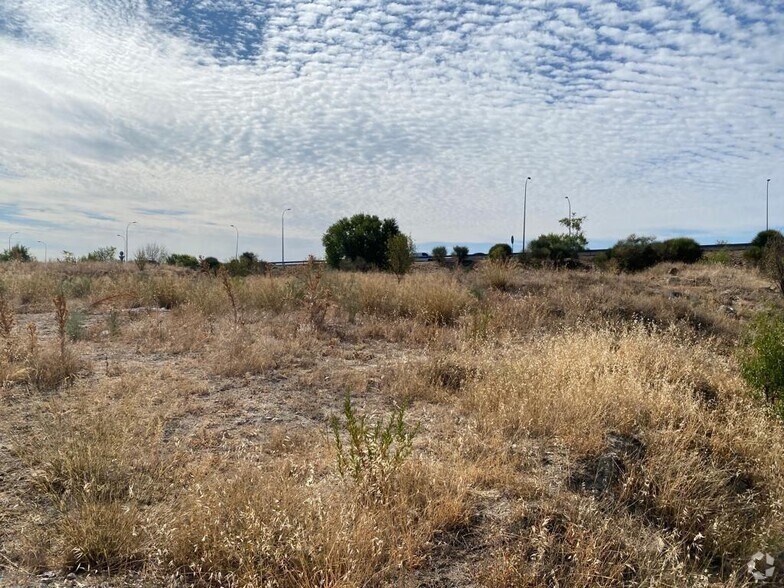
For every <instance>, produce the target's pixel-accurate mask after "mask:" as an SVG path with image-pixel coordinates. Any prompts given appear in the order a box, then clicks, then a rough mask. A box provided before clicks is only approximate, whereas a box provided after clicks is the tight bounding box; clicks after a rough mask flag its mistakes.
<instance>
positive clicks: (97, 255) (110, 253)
mask: <svg viewBox="0 0 784 588" xmlns="http://www.w3.org/2000/svg"><path fill="white" fill-rule="evenodd" d="M116 255H117V248H116V247H111V246H108V247H99V248H98V249H96V250H95V251H91V252H90V253H88V254H87V255H85V256H84V257H82V259H81V261H114V258H115V256H116Z"/></svg>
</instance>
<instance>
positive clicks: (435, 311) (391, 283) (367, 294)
mask: <svg viewBox="0 0 784 588" xmlns="http://www.w3.org/2000/svg"><path fill="white" fill-rule="evenodd" d="M356 283H358V285H359V293H358V297H359V307H360V309H361V311H362V312H365V313H367V314H372V315H379V316H384V317H411V318H414V319H416V320H418V321H421V322H423V323H425V324H433V325H451V324H453V323H455V322H457V320H458V319H459V318H460V317H461V316H462V315H463V313H465V312H466V311H467V310H468V309H469V308H470V307H471V305H472V304H473V302H474V299H473V297H472V296H471V294H470V293H469V292H468V290H467V289H466V288H465V287H464V286H462V285H461V284H460V283H459V282H458V281H457V279H456V278H450V279H445V278H444V276H439V275H429V274H413V275H411V276H409V277H408V279H406V280H404V281H403V282H398V281H397V280H396V279H395V278H394V277H393V276H388V275H384V274H367V275H362V276H359V278H358V279H357V280H356Z"/></svg>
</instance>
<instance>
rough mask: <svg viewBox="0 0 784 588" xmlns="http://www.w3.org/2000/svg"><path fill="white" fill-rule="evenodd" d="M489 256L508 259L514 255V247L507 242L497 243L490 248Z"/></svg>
mask: <svg viewBox="0 0 784 588" xmlns="http://www.w3.org/2000/svg"><path fill="white" fill-rule="evenodd" d="M488 256H489V257H490V259H493V260H497V261H500V260H504V259H508V258H509V257H512V248H511V247H510V246H509V245H508V244H507V243H496V244H495V245H493V246H492V247H491V248H490V252H489V253H488Z"/></svg>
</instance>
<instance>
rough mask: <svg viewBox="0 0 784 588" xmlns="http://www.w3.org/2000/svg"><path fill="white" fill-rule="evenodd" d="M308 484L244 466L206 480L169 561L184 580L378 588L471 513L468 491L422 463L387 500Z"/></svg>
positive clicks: (299, 474) (169, 538)
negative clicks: (369, 587) (364, 498)
mask: <svg viewBox="0 0 784 588" xmlns="http://www.w3.org/2000/svg"><path fill="white" fill-rule="evenodd" d="M307 480H308V473H307V471H297V470H294V471H292V470H291V469H290V468H286V467H281V468H280V469H273V470H271V471H266V472H265V471H262V470H259V469H257V468H253V467H250V466H241V465H240V466H239V467H235V468H233V471H232V472H222V473H220V474H218V475H213V476H210V477H209V478H208V479H206V480H204V481H202V482H201V483H200V484H199V485H198V486H193V487H192V488H190V489H189V491H188V492H187V493H186V494H185V496H184V497H183V499H182V501H181V502H180V503H179V504H178V505H177V507H176V508H175V513H177V514H176V515H175V517H176V518H175V520H174V522H173V524H172V526H171V528H170V530H169V531H168V533H167V535H166V536H165V540H164V541H163V545H165V546H166V547H165V550H164V552H163V554H162V555H163V559H164V560H165V561H167V562H171V565H172V566H173V568H174V572H175V573H176V575H178V576H181V577H183V578H184V579H186V581H197V582H203V583H207V584H213V585H218V584H220V585H227V586H280V587H303V586H305V587H307V586H313V587H315V586H367V585H378V584H381V583H383V581H384V580H387V581H389V580H391V579H392V578H394V577H395V576H396V575H398V574H399V573H400V569H401V567H405V568H409V567H411V566H413V565H416V563H417V562H418V561H419V558H421V557H422V556H423V555H424V554H425V553H426V551H427V548H428V545H429V542H430V541H431V540H432V537H433V534H434V533H436V532H443V531H446V530H448V529H449V528H451V527H453V526H455V525H459V524H461V523H463V522H464V520H465V517H466V512H467V505H468V496H467V493H466V489H465V487H463V486H461V483H460V481H459V479H456V478H455V476H454V475H451V474H449V473H448V472H447V471H445V470H443V469H440V468H438V467H437V466H434V465H432V464H429V463H426V462H421V463H412V464H411V465H410V466H409V467H406V468H404V469H402V470H401V471H400V472H399V473H398V476H397V478H396V480H395V484H396V493H395V495H394V497H393V498H392V499H391V500H390V501H389V502H387V503H384V504H376V503H370V502H366V501H362V502H358V501H357V500H356V497H354V496H352V490H351V488H348V487H344V486H340V485H338V486H337V487H336V486H335V479H334V478H333V479H323V480H320V481H315V482H314V481H311V482H308V481H307Z"/></svg>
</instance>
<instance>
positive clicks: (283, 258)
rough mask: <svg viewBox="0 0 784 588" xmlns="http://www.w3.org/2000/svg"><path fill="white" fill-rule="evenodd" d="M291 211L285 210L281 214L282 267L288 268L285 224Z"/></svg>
mask: <svg viewBox="0 0 784 588" xmlns="http://www.w3.org/2000/svg"><path fill="white" fill-rule="evenodd" d="M289 210H291V209H290V208H284V209H283V212H281V213H280V267H286V225H284V224H283V223H284V219H285V218H286V213H287V212H288V211H289Z"/></svg>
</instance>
